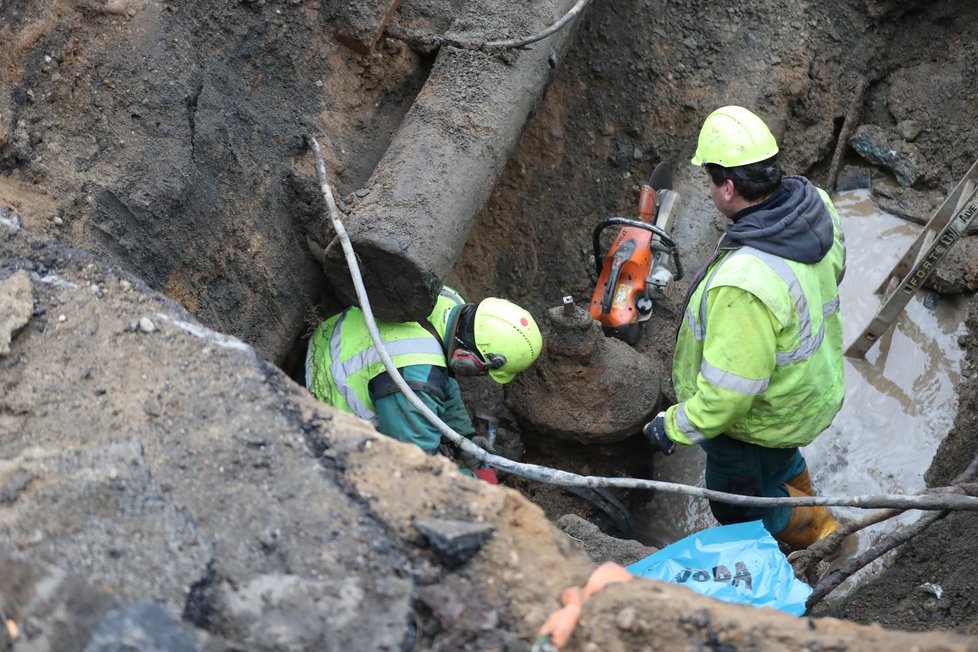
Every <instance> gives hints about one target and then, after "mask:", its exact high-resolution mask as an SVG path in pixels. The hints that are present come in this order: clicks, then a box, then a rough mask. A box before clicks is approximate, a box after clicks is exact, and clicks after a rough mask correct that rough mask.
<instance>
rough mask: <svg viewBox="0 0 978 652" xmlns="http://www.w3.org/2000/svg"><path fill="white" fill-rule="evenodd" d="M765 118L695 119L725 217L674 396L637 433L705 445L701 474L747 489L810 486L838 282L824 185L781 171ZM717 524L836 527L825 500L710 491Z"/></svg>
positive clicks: (792, 541) (836, 243) (840, 241)
mask: <svg viewBox="0 0 978 652" xmlns="http://www.w3.org/2000/svg"><path fill="white" fill-rule="evenodd" d="M777 154H778V144H777V142H776V140H775V138H774V136H773V135H772V134H771V131H770V130H769V129H768V127H767V125H766V124H764V122H763V121H762V120H761V119H760V118H759V117H758V116H756V115H755V114H753V113H751V112H750V111H748V110H747V109H745V108H742V107H739V106H726V107H723V108H720V109H717V110H716V111H714V112H713V113H711V114H710V115H709V117H707V118H706V120H705V121H704V123H703V127H702V129H701V130H700V134H699V141H698V143H697V148H696V154H695V155H694V156H693V160H692V163H693V165H698V166H705V167H706V172H707V174H708V175H709V184H710V197H711V198H712V199H713V203H714V204H715V205H716V207H717V208H718V209H719V210H720V212H721V213H723V214H724V215H725V216H726V217H727V218H729V219H730V224H729V225H728V226H727V228H726V230H725V232H724V234H723V237H722V238H721V239H720V242H719V244H718V245H717V249H716V252H715V253H714V256H713V258H712V259H711V260H710V261H709V262H708V263H707V265H706V266H704V268H703V270H702V271H701V272H700V273H699V274H698V275H697V277H696V278H695V279H694V280H693V282H692V285H691V290H690V294H689V295H688V297H687V300H686V306H685V307H684V310H683V313H684V316H683V321H682V323H681V325H680V327H679V332H678V335H677V339H676V351H675V355H674V358H673V365H672V378H673V385H674V388H675V391H676V396H677V399H678V400H679V403H678V404H676V405H673V406H670V407H669V408H668V409H667V410H666V411H665V412H660V413H659V414H658V416H656V418H655V419H654V420H653V421H651V422H650V423H648V424H647V425H646V426H645V429H644V433H645V435H646V436H647V437H648V438H649V440H650V441H651V443H652V447H653V449H654V450H656V451H661V452H663V453H665V454H666V455H669V454H671V453H672V452H673V450H674V449H675V445H676V444H687V445H689V444H700V445H701V446H702V447H703V449H704V450H705V451H706V486H707V488H709V489H714V490H717V491H723V492H728V493H733V494H740V495H745V496H770V497H784V496H805V495H807V496H811V495H814V494H813V490H812V481H811V477H810V476H809V474H808V467H807V465H806V463H805V458H804V457H802V455H801V453H800V452H799V450H798V447H799V446H805V445H806V444H809V443H811V442H812V440H814V439H815V438H816V437H817V436H818V435H819V434H820V433H821V432H822V431H823V430H825V429H826V428H827V427H828V426H829V424H831V423H832V419H833V418H834V417H835V415H836V413H837V412H838V411H839V409H840V408H841V407H842V401H843V398H844V397H845V380H844V377H843V353H842V320H841V316H840V312H839V283H840V282H841V281H842V276H843V273H844V272H845V259H846V253H845V241H844V238H843V234H842V224H841V220H840V218H839V214H838V212H837V211H836V210H835V207H834V206H833V205H832V202H831V200H830V199H829V196H828V194H827V193H826V192H825V191H824V190H822V189H820V188H816V187H815V186H814V185H813V184H812V183H811V182H810V181H809V180H808V179H806V178H804V177H800V176H787V175H785V174H784V172H783V171H782V169H781V166H780V164H779V163H778V159H777ZM710 507H711V509H712V511H713V515H714V516H715V517H716V519H717V520H718V521H719V522H720V523H721V524H724V525H727V524H730V523H740V522H744V521H750V520H755V519H762V520H763V522H764V525H765V527H766V528H767V530H768V531H769V532H771V534H773V535H774V537H775V538H777V539H778V540H779V541H781V542H782V543H784V544H787V545H788V546H789V547H790V548H792V549H795V550H799V549H802V548H807V547H808V546H810V545H811V544H812V543H814V542H815V541H817V540H818V539H821V538H824V537H826V536H828V535H829V534H831V533H832V532H834V531H835V530H836V528H838V526H839V524H838V522H837V521H836V520H835V519H834V518H833V517H832V515H831V513H829V511H828V510H827V509H825V508H824V507H795V508H793V509H792V508H790V507H776V508H761V507H742V506H736V505H729V504H726V503H722V502H719V501H710Z"/></svg>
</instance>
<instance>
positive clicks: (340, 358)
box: [306, 286, 543, 484]
mask: <svg viewBox="0 0 978 652" xmlns="http://www.w3.org/2000/svg"><path fill="white" fill-rule="evenodd" d="M377 329H378V331H379V332H380V337H381V339H382V340H383V341H384V344H385V346H386V349H387V353H388V355H389V356H390V358H391V360H392V361H393V362H394V366H395V367H397V369H398V371H399V372H400V374H401V376H403V378H404V380H405V381H406V382H407V384H408V386H409V387H410V388H411V389H413V390H414V391H415V393H416V394H417V395H418V397H419V398H420V399H421V401H423V402H424V404H425V405H427V406H428V407H429V408H430V409H431V411H432V412H434V413H435V414H436V415H438V417H440V418H441V420H442V421H444V422H445V423H446V424H447V425H448V426H449V427H451V428H452V429H453V430H454V431H455V432H457V433H458V434H460V435H462V436H465V437H471V436H472V435H473V434H474V433H475V428H473V427H472V421H471V419H470V418H469V415H468V412H466V410H465V405H464V404H463V403H462V397H461V394H460V392H459V386H458V381H456V380H455V376H481V375H486V374H488V375H489V377H491V378H492V379H493V380H495V381H496V382H498V383H508V382H509V381H510V380H512V379H513V377H514V376H515V375H516V374H517V373H519V372H521V371H523V370H524V369H526V368H527V367H529V366H530V365H531V364H533V362H534V361H535V360H536V359H537V356H539V355H540V349H541V348H542V344H543V338H542V336H541V335H540V329H539V328H538V327H537V324H536V322H535V321H534V320H533V317H531V316H530V313H528V312H527V311H526V310H524V309H523V308H521V307H519V306H517V305H516V304H513V303H510V302H509V301H506V300H504V299H497V298H488V299H484V300H483V301H482V302H480V303H479V304H478V305H476V304H472V303H466V302H465V300H464V299H463V298H462V295H460V294H459V293H458V292H457V291H455V290H453V289H452V288H449V287H447V286H446V287H444V288H442V290H441V292H440V293H439V295H438V299H437V301H436V302H435V307H434V308H433V309H432V311H431V314H430V315H428V319H427V320H426V322H424V323H419V322H401V323H395V322H383V321H378V322H377ZM306 387H307V388H308V389H309V391H311V392H312V394H313V395H314V396H315V397H316V398H318V399H319V400H321V401H325V402H326V403H329V404H330V405H332V406H333V407H336V408H338V409H340V410H345V411H346V412H352V413H353V414H355V415H357V416H358V417H360V418H361V419H365V420H367V421H370V422H371V423H373V424H374V426H375V427H376V428H377V429H378V430H379V431H380V432H382V433H384V434H385V435H388V436H390V437H393V438H394V439H397V440H399V441H403V442H409V443H413V444H416V445H417V446H419V447H420V448H421V450H423V451H425V452H427V453H430V454H434V453H435V452H437V451H438V447H439V445H440V444H441V431H439V430H438V428H437V427H435V425H434V424H432V423H431V422H429V421H428V420H427V419H426V418H425V417H424V415H423V414H421V412H420V411H419V410H418V409H417V408H415V407H414V406H413V405H411V403H410V402H409V401H408V400H407V398H405V396H404V395H403V394H402V393H401V391H400V389H398V387H397V385H396V384H395V382H394V379H393V378H391V376H390V374H389V373H387V371H386V369H385V368H384V365H383V362H381V359H380V356H379V355H378V353H377V350H376V349H375V348H374V344H373V340H371V339H370V332H369V331H368V330H367V324H366V321H365V320H364V315H363V311H361V310H360V308H358V307H355V306H354V307H351V308H347V309H346V310H344V311H343V312H341V313H340V314H338V315H334V316H333V317H330V318H329V319H327V320H326V321H324V322H323V323H322V324H320V325H319V327H318V328H316V330H315V332H314V333H313V335H312V337H311V338H310V340H309V347H308V350H307V352H306ZM472 441H473V442H474V443H476V444H477V445H479V446H481V447H483V448H485V449H486V450H489V451H490V452H491V451H492V446H491V445H490V444H489V442H488V441H487V440H486V438H485V437H472ZM461 458H462V463H463V465H464V466H465V467H466V468H467V469H468V470H469V471H471V472H472V474H473V475H476V476H478V477H480V478H482V479H484V480H486V481H487V482H490V483H491V484H496V483H497V481H496V475H495V471H493V470H492V469H491V468H484V467H482V468H480V467H481V465H480V464H479V463H478V460H475V459H474V457H473V456H468V455H465V454H463V455H462V456H461Z"/></svg>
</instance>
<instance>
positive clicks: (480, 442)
mask: <svg viewBox="0 0 978 652" xmlns="http://www.w3.org/2000/svg"><path fill="white" fill-rule="evenodd" d="M469 441H470V442H472V443H473V444H475V445H476V446H478V447H479V448H481V449H482V450H484V451H487V452H489V453H493V454H495V453H496V449H495V448H493V447H492V444H490V443H489V440H488V439H486V438H485V437H483V436H482V435H476V436H475V437H470V438H469ZM458 461H459V465H460V466H462V467H464V468H466V469H469V470H471V471H475V470H476V469H481V468H482V467H483V466H485V464H483V463H482V462H480V461H479V460H478V458H476V456H475V455H473V454H472V453H467V452H465V451H464V450H463V449H462V447H461V446H460V447H459V450H458Z"/></svg>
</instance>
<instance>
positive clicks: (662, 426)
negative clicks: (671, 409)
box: [642, 412, 676, 455]
mask: <svg viewBox="0 0 978 652" xmlns="http://www.w3.org/2000/svg"><path fill="white" fill-rule="evenodd" d="M642 434H644V435H645V436H646V437H648V439H649V443H650V444H652V450H653V451H655V452H658V453H662V454H663V455H672V452H673V451H674V450H676V442H674V441H673V440H671V439H669V437H668V436H667V435H666V413H665V412H659V414H657V415H656V417H655V418H654V419H652V420H651V421H649V422H648V423H647V424H645V427H644V428H642Z"/></svg>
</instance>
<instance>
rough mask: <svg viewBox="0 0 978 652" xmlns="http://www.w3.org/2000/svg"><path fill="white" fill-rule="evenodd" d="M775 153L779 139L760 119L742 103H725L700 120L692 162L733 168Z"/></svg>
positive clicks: (763, 158)
mask: <svg viewBox="0 0 978 652" xmlns="http://www.w3.org/2000/svg"><path fill="white" fill-rule="evenodd" d="M777 153H778V142H777V141H776V140H775V139H774V135H773V134H772V133H771V130H770V129H768V128H767V125H766V124H764V121H763V120H761V119H760V118H759V117H757V116H756V115H755V114H753V113H751V112H750V111H748V110H747V109H745V108H744V107H742V106H725V107H722V108H719V109H717V110H716V111H714V112H713V113H711V114H710V115H709V116H707V118H706V120H704V121H703V127H702V129H700V137H699V141H698V142H697V144H696V154H694V155H693V159H692V163H693V165H703V164H705V163H715V164H717V165H721V166H723V167H725V168H733V167H737V166H739V165H748V164H750V163H757V162H758V161H763V160H766V159H769V158H771V157H772V156H774V155H775V154H777Z"/></svg>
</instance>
